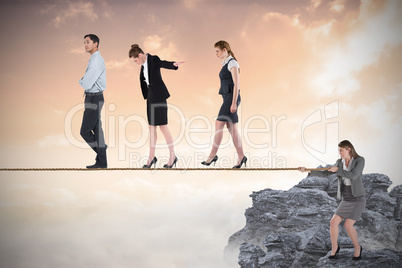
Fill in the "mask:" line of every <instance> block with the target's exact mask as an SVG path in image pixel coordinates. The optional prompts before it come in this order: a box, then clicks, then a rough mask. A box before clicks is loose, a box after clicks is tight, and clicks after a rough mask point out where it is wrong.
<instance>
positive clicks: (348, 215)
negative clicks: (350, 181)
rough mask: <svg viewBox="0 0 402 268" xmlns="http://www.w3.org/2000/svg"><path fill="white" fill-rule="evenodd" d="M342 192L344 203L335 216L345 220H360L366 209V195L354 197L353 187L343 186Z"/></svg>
mask: <svg viewBox="0 0 402 268" xmlns="http://www.w3.org/2000/svg"><path fill="white" fill-rule="evenodd" d="M341 192H342V201H341V203H340V204H339V206H338V208H337V209H336V211H335V214H336V215H338V216H340V217H342V218H344V219H351V220H354V221H357V220H359V218H360V216H361V215H362V213H363V210H364V208H365V207H366V197H365V196H364V195H363V196H359V197H354V196H353V195H352V187H351V186H346V185H344V184H342V186H341Z"/></svg>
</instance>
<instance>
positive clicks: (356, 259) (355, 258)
mask: <svg viewBox="0 0 402 268" xmlns="http://www.w3.org/2000/svg"><path fill="white" fill-rule="evenodd" d="M362 251H363V248H362V246H360V255H359V257H355V256H353V258H352V260H354V261H358V260H360V259H361V258H362Z"/></svg>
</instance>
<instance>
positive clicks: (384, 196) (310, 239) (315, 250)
mask: <svg viewBox="0 0 402 268" xmlns="http://www.w3.org/2000/svg"><path fill="white" fill-rule="evenodd" d="M363 184H364V186H365V189H366V191H367V206H366V210H365V211H364V212H363V214H362V220H361V221H358V222H356V224H355V226H356V230H357V232H358V236H359V242H360V244H361V245H362V247H363V248H364V251H363V252H364V253H363V260H360V261H359V262H357V263H356V262H354V261H352V260H351V257H352V256H353V252H354V249H353V245H352V243H351V240H350V238H349V236H348V234H347V232H346V230H345V229H344V227H343V223H341V225H340V228H339V230H340V232H339V239H338V242H339V245H340V247H341V252H340V254H339V260H335V261H331V260H330V259H328V258H327V257H328V255H329V254H330V250H331V238H330V234H329V221H330V219H331V217H332V215H333V213H334V211H335V209H336V207H337V205H338V203H339V201H337V200H336V199H335V198H334V197H335V196H336V191H337V177H336V175H335V174H334V175H331V176H329V177H327V178H317V177H307V178H305V179H303V180H302V181H301V182H300V183H299V184H298V185H296V186H295V187H293V188H292V189H290V190H288V191H280V190H272V189H265V190H262V191H258V192H253V193H252V194H251V195H250V197H251V198H252V201H253V205H252V207H250V208H248V209H247V210H246V212H245V216H246V226H245V227H244V228H243V229H241V230H240V231H238V232H236V233H235V234H233V235H232V236H231V237H230V238H229V242H228V246H227V247H226V248H225V254H226V255H230V252H234V251H236V252H238V251H237V250H239V248H240V254H239V255H238V259H239V262H238V263H239V264H240V267H242V268H243V267H247V268H249V267H250V268H251V267H253V268H266V267H353V266H354V265H356V264H358V265H359V266H360V267H374V265H375V266H376V267H382V266H381V265H382V264H384V265H385V266H384V267H400V261H401V259H402V252H401V251H400V250H401V249H402V241H401V239H400V238H401V237H402V235H401V234H400V233H401V230H402V227H401V221H400V219H401V217H402V212H401V201H402V186H396V187H394V189H393V190H392V192H391V193H390V194H389V193H388V192H387V189H388V187H389V186H390V185H391V184H392V182H391V181H390V179H389V178H388V177H387V176H386V175H382V174H367V175H363ZM376 256H377V257H376ZM373 263H374V265H373ZM368 265H372V266H368Z"/></svg>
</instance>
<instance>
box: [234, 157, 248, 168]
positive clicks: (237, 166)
mask: <svg viewBox="0 0 402 268" xmlns="http://www.w3.org/2000/svg"><path fill="white" fill-rule="evenodd" d="M243 163H244V167H247V165H246V163H247V157H246V156H244V157H243V159H242V160H241V161H240V164H238V165H236V166H234V167H233V168H241V166H242V165H243Z"/></svg>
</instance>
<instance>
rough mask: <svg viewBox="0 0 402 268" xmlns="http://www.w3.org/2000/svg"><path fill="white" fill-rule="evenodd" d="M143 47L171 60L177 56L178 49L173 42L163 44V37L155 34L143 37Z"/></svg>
mask: <svg viewBox="0 0 402 268" xmlns="http://www.w3.org/2000/svg"><path fill="white" fill-rule="evenodd" d="M144 49H145V50H146V51H149V52H150V53H151V54H157V55H158V56H160V57H161V58H163V59H166V60H172V59H174V58H176V57H178V51H177V49H176V46H175V45H174V44H173V42H169V43H167V44H165V43H164V42H163V38H162V37H160V36H159V35H156V34H155V35H149V36H147V37H146V38H145V40H144Z"/></svg>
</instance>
